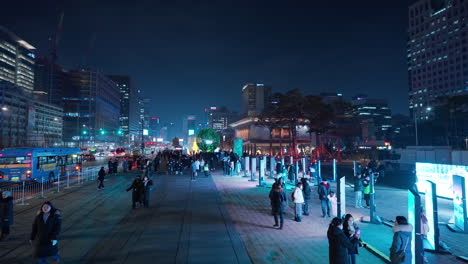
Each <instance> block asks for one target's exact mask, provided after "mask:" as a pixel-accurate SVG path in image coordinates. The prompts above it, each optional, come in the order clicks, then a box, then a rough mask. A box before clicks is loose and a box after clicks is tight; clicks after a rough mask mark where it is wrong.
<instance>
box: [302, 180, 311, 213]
mask: <svg viewBox="0 0 468 264" xmlns="http://www.w3.org/2000/svg"><path fill="white" fill-rule="evenodd" d="M301 182H302V194H303V196H304V205H302V214H303V215H309V202H310V193H311V192H312V191H311V190H310V185H309V182H308V181H307V179H306V178H301Z"/></svg>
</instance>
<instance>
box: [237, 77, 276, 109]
mask: <svg viewBox="0 0 468 264" xmlns="http://www.w3.org/2000/svg"><path fill="white" fill-rule="evenodd" d="M270 97H271V87H268V86H265V85H264V84H260V83H258V84H252V83H248V84H246V85H244V87H243V88H242V114H243V115H244V116H249V117H254V116H257V115H258V114H260V112H262V111H263V109H264V108H265V107H266V106H267V105H268V103H269V102H270Z"/></svg>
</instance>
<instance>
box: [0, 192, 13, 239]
mask: <svg viewBox="0 0 468 264" xmlns="http://www.w3.org/2000/svg"><path fill="white" fill-rule="evenodd" d="M11 225H13V197H11V192H9V191H5V192H3V193H2V194H1V196H0V226H1V228H2V235H1V236H0V241H4V240H7V239H8V236H9V235H10V226H11Z"/></svg>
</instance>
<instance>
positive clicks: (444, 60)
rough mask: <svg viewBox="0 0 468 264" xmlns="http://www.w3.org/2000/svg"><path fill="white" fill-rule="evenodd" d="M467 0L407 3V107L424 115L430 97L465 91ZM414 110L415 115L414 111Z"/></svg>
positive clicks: (467, 76)
mask: <svg viewBox="0 0 468 264" xmlns="http://www.w3.org/2000/svg"><path fill="white" fill-rule="evenodd" d="M467 23H468V1H466V0H420V1H417V2H416V3H414V4H413V5H411V6H410V7H409V29H408V37H409V38H408V45H407V47H408V49H407V51H408V54H407V57H408V73H409V108H410V111H411V114H412V115H413V117H417V118H418V119H427V118H428V116H429V112H430V111H427V110H429V109H431V107H430V106H431V104H433V102H434V99H435V98H437V97H439V96H453V95H460V94H467V93H468V26H467ZM414 114H416V115H414Z"/></svg>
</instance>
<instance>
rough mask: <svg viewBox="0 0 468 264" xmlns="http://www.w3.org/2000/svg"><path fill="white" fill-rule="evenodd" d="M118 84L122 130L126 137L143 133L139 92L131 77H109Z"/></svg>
mask: <svg viewBox="0 0 468 264" xmlns="http://www.w3.org/2000/svg"><path fill="white" fill-rule="evenodd" d="M108 77H109V78H110V79H111V80H112V81H114V82H115V84H117V87H119V90H120V117H119V123H120V128H121V129H122V132H123V134H124V135H125V136H127V135H130V134H133V135H139V134H140V133H141V131H140V130H141V126H139V125H138V124H139V123H140V114H139V112H140V107H139V101H138V90H137V89H136V88H135V86H134V85H133V84H132V81H131V79H130V77H129V76H116V75H110V76H108Z"/></svg>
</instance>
